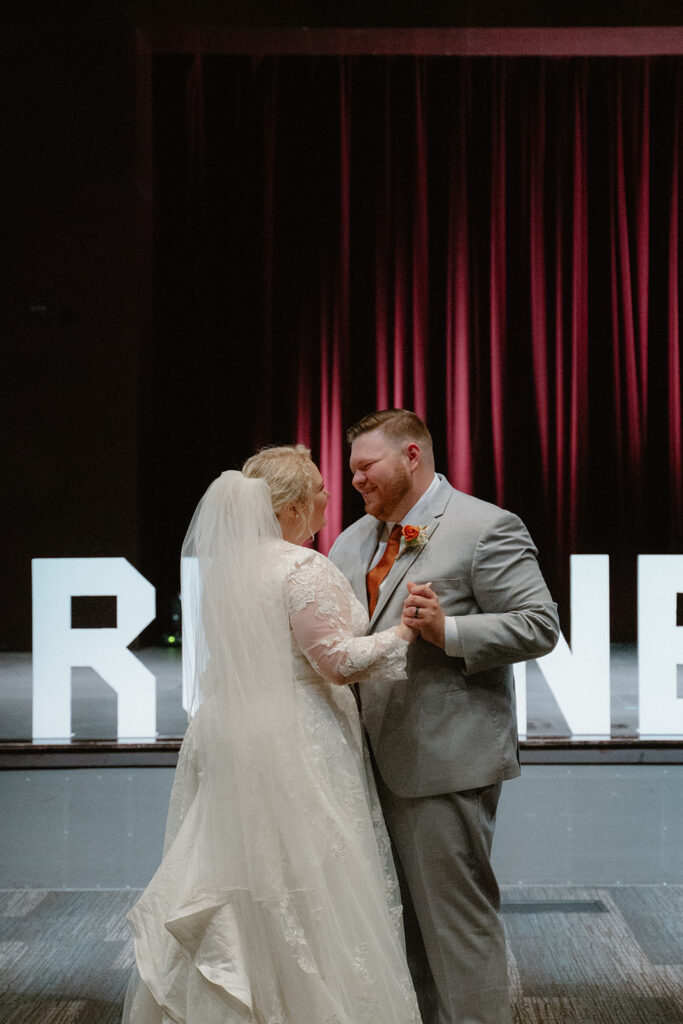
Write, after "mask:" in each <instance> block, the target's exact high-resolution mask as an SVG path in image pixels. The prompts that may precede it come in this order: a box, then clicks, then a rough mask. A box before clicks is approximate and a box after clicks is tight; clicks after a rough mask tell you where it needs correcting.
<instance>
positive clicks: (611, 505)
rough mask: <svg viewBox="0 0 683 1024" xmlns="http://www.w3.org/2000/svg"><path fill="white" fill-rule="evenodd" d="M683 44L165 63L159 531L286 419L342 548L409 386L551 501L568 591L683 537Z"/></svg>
mask: <svg viewBox="0 0 683 1024" xmlns="http://www.w3.org/2000/svg"><path fill="white" fill-rule="evenodd" d="M680 66H681V59H680V58H677V57H650V58H570V59H551V58H501V57H497V58H464V57H401V56H397V57H368V56H363V57H360V56H358V57H351V56H341V57H311V56H309V57H293V56H280V57H263V58H260V59H256V58H253V59H252V58H249V57H244V56H229V55H212V54H204V55H201V54H197V55H195V56H194V57H191V58H188V57H187V56H184V57H168V56H164V57H160V58H157V59H155V65H154V67H155V72H154V75H155V92H154V96H155V111H156V118H155V134H154V149H155V163H154V166H155V180H154V194H155V223H156V256H155V259H156V270H155V276H156V291H155V304H156V308H155V324H156V340H155V344H156V346H157V355H158V364H159V363H160V362H162V361H165V365H164V369H163V372H162V373H160V374H159V377H158V379H157V380H155V381H151V382H150V387H151V388H152V391H153V394H154V398H153V400H154V408H155V410H156V414H157V415H156V416H155V419H156V421H157V435H156V437H152V438H150V439H149V440H148V451H149V453H150V458H153V459H155V460H156V463H157V471H156V476H155V479H156V483H157V485H158V491H159V493H158V500H157V507H158V508H161V507H163V508H164V509H165V510H166V512H165V519H166V521H167V525H166V526H165V527H164V528H163V530H164V533H163V536H162V538H161V541H160V543H159V547H160V550H161V548H163V547H164V545H167V546H168V548H169V550H171V551H174V550H175V547H176V546H177V545H176V541H177V540H178V537H179V536H181V535H182V525H184V523H185V520H186V517H187V515H188V512H189V510H191V508H192V507H194V504H196V499H197V495H198V494H200V493H201V492H202V490H203V489H204V488H205V486H206V481H207V479H210V478H211V477H212V476H213V475H216V474H217V472H218V471H220V470H221V469H225V468H231V467H233V466H237V465H239V464H240V463H241V461H242V459H243V458H244V457H246V456H247V455H248V454H249V453H250V452H251V451H252V450H253V448H254V447H255V446H257V445H260V444H263V443H266V442H268V441H272V442H274V443H277V442H283V441H290V440H301V441H303V442H305V443H306V444H309V445H310V446H311V447H312V448H313V451H314V455H315V457H316V458H317V459H319V461H320V465H321V469H322V471H323V475H324V477H325V479H326V482H327V484H328V486H329V487H330V489H331V491H332V500H331V503H330V509H329V516H328V519H329V524H328V527H327V528H326V530H325V531H324V532H323V534H322V536H321V538H320V545H321V547H322V549H323V550H327V548H328V547H329V545H330V543H331V542H332V540H333V539H334V536H335V535H336V533H337V532H338V531H339V530H340V529H341V527H342V525H343V524H345V523H347V522H349V521H351V520H352V519H353V518H355V517H356V516H357V515H358V514H360V511H361V508H360V502H359V500H358V499H357V496H355V495H354V493H353V492H352V491H351V489H350V486H349V474H348V471H347V468H346V463H347V452H346V450H345V445H344V442H343V430H344V428H345V427H346V426H348V425H349V424H350V423H351V422H353V421H354V420H355V419H357V418H358V417H360V416H361V415H363V414H364V413H365V412H368V411H370V410H372V409H374V408H378V407H386V406H388V405H396V406H399V405H402V406H408V407H413V408H415V409H416V411H417V412H418V413H419V414H421V415H424V416H425V417H426V419H427V420H428V422H429V424H430V427H431V428H432V431H433V434H434V437H435V440H436V444H437V458H438V463H439V467H440V468H442V469H444V470H445V471H446V472H447V473H448V475H449V477H450V478H451V480H452V481H453V483H454V484H455V485H456V486H458V487H461V488H462V489H464V490H467V491H472V492H473V493H476V494H478V495H480V496H481V497H484V498H488V499H490V500H493V501H496V502H498V503H503V504H505V505H507V506H508V507H511V508H513V509H514V510H515V511H517V512H519V513H520V514H521V515H522V517H523V518H524V519H525V520H526V521H527V523H528V525H529V526H530V528H531V531H532V534H533V535H534V537H535V539H536V540H537V542H538V543H539V545H540V547H541V555H542V560H543V564H544V568H545V569H546V572H547V575H548V577H549V579H550V581H551V583H552V585H553V588H554V590H555V591H556V592H557V593H558V595H559V596H560V600H561V603H562V602H563V601H564V602H565V603H566V596H567V591H568V584H567V576H568V556H569V555H570V554H571V553H574V552H591V551H606V552H607V553H614V557H615V558H616V559H621V560H622V562H623V563H624V564H626V560H627V559H632V558H633V556H634V555H635V554H636V553H638V551H640V550H643V551H644V550H660V551H675V550H676V549H677V547H676V546H677V545H680V543H681V522H682V521H683V484H682V482H681V470H682V466H681V447H682V440H683V439H682V437H681V359H680V313H679V310H680V284H679V270H678V260H679V255H680V199H679V195H680V153H679V149H680V125H679V118H680V113H681V109H680V107H681V73H680ZM169 360H170V365H169ZM183 386H185V387H186V390H185V391H183ZM183 394H186V395H191V396H192V401H191V402H190V403H189V405H190V407H189V408H186V407H184V406H183V405H182V403H181V401H179V399H180V398H181V396H182V395H183ZM169 439H171V442H172V443H171V445H170V447H169V444H168V442H169ZM179 462H180V463H181V464H182V466H183V467H184V472H183V474H181V475H182V479H179V477H178V474H177V473H176V472H174V468H177V466H178V464H179ZM152 504H153V503H152ZM634 589H635V587H634ZM618 600H621V598H620V597H619V598H618ZM624 601H625V605H624V610H623V615H622V614H621V613H620V612H619V611H618V610H617V611H616V612H615V615H616V619H617V621H618V622H619V621H621V623H622V632H623V634H624V635H627V634H628V633H629V631H632V630H633V628H634V624H635V612H634V609H633V606H632V605H633V601H632V599H631V598H628V599H624ZM629 602H630V603H629ZM626 604H628V607H626Z"/></svg>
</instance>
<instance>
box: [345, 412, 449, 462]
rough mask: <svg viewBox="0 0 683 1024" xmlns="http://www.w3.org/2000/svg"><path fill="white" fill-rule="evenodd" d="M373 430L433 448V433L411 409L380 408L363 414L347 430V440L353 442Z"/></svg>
mask: <svg viewBox="0 0 683 1024" xmlns="http://www.w3.org/2000/svg"><path fill="white" fill-rule="evenodd" d="M371 430H381V431H382V432H383V433H384V434H386V435H387V437H390V438H392V439H393V440H394V441H417V442H418V444H419V445H421V446H422V447H423V448H425V449H427V450H428V451H430V452H431V451H432V450H433V447H434V445H433V442H432V435H431V434H430V433H429V431H428V430H427V427H426V425H425V423H424V422H423V421H422V420H421V419H420V417H419V416H416V415H415V413H414V412H411V411H410V410H409V409H380V410H379V411H378V412H371V413H369V415H367V416H363V418H362V420H358V423H354V425H353V426H352V427H349V429H348V430H347V431H346V440H347V442H348V443H349V444H353V442H354V441H355V440H356V438H357V437H360V435H361V434H369V433H370V431H371Z"/></svg>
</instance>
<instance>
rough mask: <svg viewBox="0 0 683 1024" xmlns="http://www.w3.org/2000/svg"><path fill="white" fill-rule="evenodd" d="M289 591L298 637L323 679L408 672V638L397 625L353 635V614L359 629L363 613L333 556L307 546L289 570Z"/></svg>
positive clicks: (388, 677) (384, 678)
mask: <svg viewBox="0 0 683 1024" xmlns="http://www.w3.org/2000/svg"><path fill="white" fill-rule="evenodd" d="M287 596H288V603H289V621H290V624H291V627H292V632H293V633H294V638H295V640H296V642H297V644H298V645H299V647H300V648H301V650H302V651H303V652H304V654H305V655H306V657H307V658H308V660H309V661H310V663H311V665H312V666H313V668H314V669H315V671H316V672H317V673H318V674H319V675H321V676H322V677H323V679H326V680H327V681H328V682H330V683H338V684H340V685H343V684H345V683H355V682H358V681H361V680H362V681H372V682H393V681H396V680H399V679H405V678H406V651H407V649H408V644H407V642H406V641H405V640H403V638H402V637H401V636H400V635H399V633H398V629H397V627H396V626H394V627H392V628H391V629H386V630H384V631H383V632H381V633H375V634H374V635H372V636H354V619H355V622H356V624H357V625H356V632H360V631H361V630H362V629H363V623H362V621H361V619H362V617H363V616H364V615H365V613H364V612H363V609H362V607H361V605H360V604H359V602H358V601H357V599H356V597H355V595H354V593H353V591H352V590H351V587H350V585H349V583H348V581H347V580H346V578H345V577H344V576H343V575H342V574H341V573H340V572H339V570H338V569H337V568H336V567H335V566H334V565H333V564H332V563H331V562H330V561H329V559H327V558H325V557H324V556H323V555H319V554H318V553H317V552H315V551H309V552H306V555H305V556H304V557H303V558H301V559H300V560H297V563H296V564H295V566H294V567H293V569H292V571H291V572H290V574H289V577H288V580H287ZM359 626H360V628H358V627H359ZM365 626H367V616H365Z"/></svg>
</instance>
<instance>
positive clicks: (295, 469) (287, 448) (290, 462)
mask: <svg viewBox="0 0 683 1024" xmlns="http://www.w3.org/2000/svg"><path fill="white" fill-rule="evenodd" d="M314 472H315V466H314V464H313V462H312V461H311V452H310V450H309V449H308V448H306V446H305V445H303V444H283V445H279V446H277V447H271V448H262V449H261V450H260V451H259V452H257V453H256V455H252V456H251V458H249V459H247V461H246V462H245V463H244V465H243V466H242V473H243V474H244V476H248V477H259V478H260V479H263V480H265V481H266V483H267V484H268V486H269V487H270V499H271V502H272V505H273V512H274V513H275V515H276V516H277V515H279V514H280V512H281V511H282V509H283V508H284V507H285V505H286V504H287V503H288V502H290V501H294V502H297V503H301V504H304V505H306V506H308V505H309V504H310V502H311V498H312V494H313V486H314V482H315V477H314Z"/></svg>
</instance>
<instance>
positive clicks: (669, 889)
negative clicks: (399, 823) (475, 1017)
mask: <svg viewBox="0 0 683 1024" xmlns="http://www.w3.org/2000/svg"><path fill="white" fill-rule="evenodd" d="M135 898H136V893H135V892H133V891H131V890H111V891H102V890H99V891H97V890H88V891H69V890H37V889H16V890H0V1020H2V1021H3V1024H115V1022H118V1021H119V1019H120V1013H121V1004H122V1001H123V994H124V991H125V988H126V984H127V980H128V975H129V972H130V968H131V965H132V962H133V948H132V941H131V938H130V934H129V930H128V925H127V923H126V921H125V913H126V910H127V909H128V907H129V906H130V905H131V904H132V903H133V902H134V900H135ZM503 899H504V922H505V928H506V932H507V936H508V944H509V968H510V980H511V987H512V996H513V1012H514V1020H515V1022H516V1024H536V1022H538V1024H680V1022H683V886H619V887H605V888H600V889H579V888H569V887H551V888H539V887H533V888H530V887H525V888H512V887H509V888H506V889H505V890H504V892H503ZM297 1024H315V1022H297Z"/></svg>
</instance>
